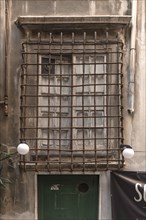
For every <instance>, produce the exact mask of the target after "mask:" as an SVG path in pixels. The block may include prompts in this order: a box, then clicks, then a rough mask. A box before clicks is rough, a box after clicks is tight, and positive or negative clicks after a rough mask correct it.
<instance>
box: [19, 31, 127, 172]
mask: <svg viewBox="0 0 146 220" xmlns="http://www.w3.org/2000/svg"><path fill="white" fill-rule="evenodd" d="M98 36H99V35H98V33H97V32H95V31H93V32H91V31H90V33H88V32H83V33H75V32H73V33H67V32H65V33H62V32H60V33H59V32H58V33H55V32H54V33H48V34H47V36H46V35H45V36H44V35H43V34H40V33H38V37H37V38H36V37H35V38H31V37H30V36H28V37H27V39H26V41H24V42H23V44H22V58H23V63H22V75H21V106H20V107H21V115H20V122H21V123H20V134H21V137H20V140H21V141H23V142H27V143H28V144H29V146H30V155H29V157H23V158H20V163H21V165H24V167H25V168H27V169H30V170H36V171H46V170H47V171H49V172H56V171H58V172H63V171H69V172H74V171H79V172H93V171H94V172H96V171H99V170H108V169H120V168H121V166H122V165H123V160H122V158H121V155H120V151H119V145H120V143H122V142H123V116H122V110H123V106H122V77H123V73H122V65H123V62H122V58H123V43H122V42H121V41H120V40H119V38H118V36H117V37H116V38H114V39H113V38H109V35H108V32H106V35H105V38H103V37H102V38H100V37H99V39H98Z"/></svg>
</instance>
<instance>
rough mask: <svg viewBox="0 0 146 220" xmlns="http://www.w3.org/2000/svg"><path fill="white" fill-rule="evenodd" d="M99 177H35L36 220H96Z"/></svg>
mask: <svg viewBox="0 0 146 220" xmlns="http://www.w3.org/2000/svg"><path fill="white" fill-rule="evenodd" d="M98 188H99V179H98V176H92V175H88V176H87V175H86V176H85V175H78V176H77V175H38V216H39V218H38V219H39V220H97V219H98Z"/></svg>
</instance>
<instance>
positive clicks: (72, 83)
mask: <svg viewBox="0 0 146 220" xmlns="http://www.w3.org/2000/svg"><path fill="white" fill-rule="evenodd" d="M74 43H75V34H74V32H72V48H71V49H72V52H71V53H72V66H71V76H70V77H71V106H70V108H71V119H70V121H71V122H70V123H71V128H70V132H71V139H70V150H71V171H73V143H74V141H73V131H74V128H73V124H74V123H73V120H74V118H73V112H74V108H75V106H74V105H73V99H74V97H73V89H74V87H73V85H74V82H73V77H74V76H73V74H74V67H73V65H75V64H74V63H73V60H74Z"/></svg>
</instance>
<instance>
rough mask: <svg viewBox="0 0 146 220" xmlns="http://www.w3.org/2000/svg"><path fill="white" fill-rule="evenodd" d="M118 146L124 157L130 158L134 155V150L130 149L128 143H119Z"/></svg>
mask: <svg viewBox="0 0 146 220" xmlns="http://www.w3.org/2000/svg"><path fill="white" fill-rule="evenodd" d="M120 148H121V151H122V155H123V157H124V158H125V159H131V158H132V157H134V150H133V149H132V147H131V146H130V145H128V144H121V145H120Z"/></svg>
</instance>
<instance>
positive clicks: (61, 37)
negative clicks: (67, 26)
mask: <svg viewBox="0 0 146 220" xmlns="http://www.w3.org/2000/svg"><path fill="white" fill-rule="evenodd" d="M62 47H63V33H62V32H61V33H60V76H59V77H60V94H59V97H60V100H59V103H60V107H59V116H58V117H59V169H60V171H61V154H62V147H63V146H61V145H62V134H61V133H62V124H61V116H62V111H61V110H62V101H61V98H62V64H63V55H62V54H63V51H62ZM57 86H58V85H57Z"/></svg>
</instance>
